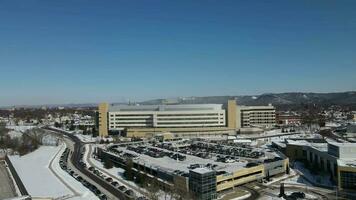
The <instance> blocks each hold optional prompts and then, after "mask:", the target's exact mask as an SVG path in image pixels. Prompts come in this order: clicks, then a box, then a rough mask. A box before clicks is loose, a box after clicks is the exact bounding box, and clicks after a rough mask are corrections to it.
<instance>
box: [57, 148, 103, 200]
mask: <svg viewBox="0 0 356 200" xmlns="http://www.w3.org/2000/svg"><path fill="white" fill-rule="evenodd" d="M64 150H65V145H63V147H62V149H61V150H60V152H59V154H58V156H56V158H55V159H54V161H53V165H52V168H53V170H54V171H55V173H56V174H57V175H59V176H60V177H61V178H62V179H63V180H64V182H65V183H66V184H67V185H70V187H72V188H73V189H74V190H75V191H76V192H77V193H78V194H79V196H76V197H72V198H70V199H72V200H73V199H75V200H84V199H88V200H96V199H98V198H97V197H96V196H95V195H94V194H93V193H92V192H90V191H89V189H87V188H86V187H84V186H83V185H82V184H81V183H80V182H78V181H77V180H76V179H74V178H73V177H72V176H70V175H69V174H68V173H67V172H65V171H63V170H62V168H61V167H60V165H59V160H60V155H62V153H63V152H64ZM72 194H73V193H72Z"/></svg>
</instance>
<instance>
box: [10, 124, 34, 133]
mask: <svg viewBox="0 0 356 200" xmlns="http://www.w3.org/2000/svg"><path fill="white" fill-rule="evenodd" d="M6 128H8V129H11V130H14V131H20V132H24V131H26V130H29V129H33V128H36V126H14V125H9V126H6Z"/></svg>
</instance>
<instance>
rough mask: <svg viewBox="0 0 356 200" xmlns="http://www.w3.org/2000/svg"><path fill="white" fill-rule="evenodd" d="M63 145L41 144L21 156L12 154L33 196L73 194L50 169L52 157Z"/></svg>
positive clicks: (21, 176) (23, 180)
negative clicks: (34, 149)
mask: <svg viewBox="0 0 356 200" xmlns="http://www.w3.org/2000/svg"><path fill="white" fill-rule="evenodd" d="M60 148H61V146H57V147H53V146H41V147H40V148H39V149H37V150H36V151H34V152H32V153H29V154H27V155H24V156H22V157H20V156H10V160H11V162H12V163H13V165H14V167H15V169H16V171H17V173H18V174H19V176H20V178H21V180H22V182H23V183H24V185H25V187H26V189H27V191H28V192H29V193H30V194H31V195H32V196H33V197H56V198H57V197H61V196H64V195H65V194H71V191H70V190H69V189H67V188H66V187H65V186H64V185H63V184H62V183H61V182H60V181H59V180H58V179H57V178H56V176H54V174H53V173H52V172H51V171H50V169H49V168H48V167H49V164H50V161H51V159H52V158H53V157H54V156H55V155H56V153H57V152H58V151H59V150H60Z"/></svg>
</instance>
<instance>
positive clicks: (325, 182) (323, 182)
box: [294, 162, 334, 187]
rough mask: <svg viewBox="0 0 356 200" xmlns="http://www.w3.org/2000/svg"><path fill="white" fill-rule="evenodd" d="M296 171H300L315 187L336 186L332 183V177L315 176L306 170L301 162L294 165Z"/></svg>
mask: <svg viewBox="0 0 356 200" xmlns="http://www.w3.org/2000/svg"><path fill="white" fill-rule="evenodd" d="M294 170H296V171H298V172H299V173H300V174H302V175H303V178H305V179H307V180H308V181H309V182H312V183H313V184H315V185H320V186H325V187H333V186H334V185H333V184H332V182H331V181H330V175H324V176H322V175H314V174H312V173H311V172H310V171H309V170H308V169H306V168H305V167H304V165H303V163H301V162H295V163H294Z"/></svg>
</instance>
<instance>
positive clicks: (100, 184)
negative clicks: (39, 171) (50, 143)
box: [43, 127, 129, 200]
mask: <svg viewBox="0 0 356 200" xmlns="http://www.w3.org/2000/svg"><path fill="white" fill-rule="evenodd" d="M43 129H46V130H50V131H54V132H57V133H61V134H63V135H65V136H67V137H63V138H64V141H65V143H66V144H67V147H68V148H69V149H70V150H71V154H70V155H69V156H70V159H69V162H68V167H69V168H71V169H72V170H74V171H75V172H76V173H77V174H78V175H80V176H82V177H83V178H84V179H85V180H87V181H88V182H89V183H91V184H93V185H95V186H96V187H97V188H98V189H99V190H100V191H101V192H102V193H104V194H105V195H106V196H107V198H108V199H109V200H119V199H122V200H126V199H129V198H127V197H126V196H125V195H124V194H123V193H122V192H120V191H119V190H118V189H116V188H115V187H114V186H112V185H111V184H110V183H108V182H106V181H105V180H103V179H101V178H99V177H98V176H96V175H94V174H92V173H91V172H89V171H87V170H86V169H84V168H83V167H82V166H81V165H80V163H79V161H80V154H81V148H82V146H83V143H82V142H81V141H80V140H79V139H78V138H77V137H75V136H74V135H71V134H68V133H67V132H65V131H62V130H57V129H52V128H48V127H43Z"/></svg>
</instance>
